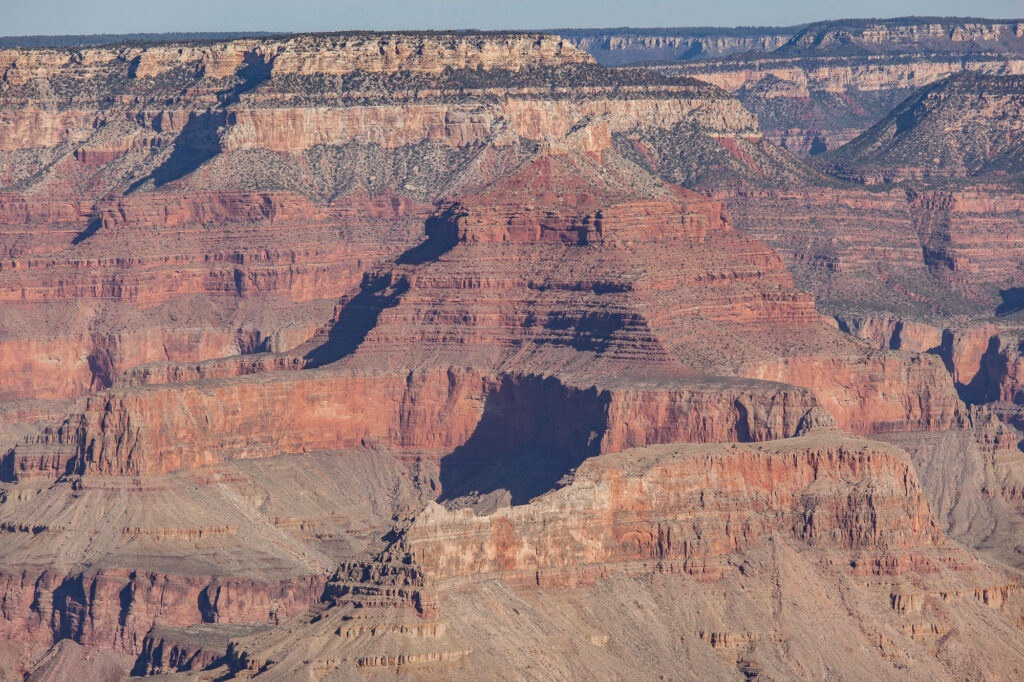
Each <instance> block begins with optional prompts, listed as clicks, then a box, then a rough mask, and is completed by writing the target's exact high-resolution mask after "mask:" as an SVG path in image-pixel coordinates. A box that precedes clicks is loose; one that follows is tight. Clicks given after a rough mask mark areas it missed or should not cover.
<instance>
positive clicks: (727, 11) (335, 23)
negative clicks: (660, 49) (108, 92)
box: [0, 0, 1024, 36]
mask: <svg viewBox="0 0 1024 682" xmlns="http://www.w3.org/2000/svg"><path fill="white" fill-rule="evenodd" d="M1022 14H1024V3H1022V2H1021V0H977V1H975V2H970V3H967V2H963V0H862V1H861V2H857V3H851V2H848V1H842V2H839V1H836V0H783V1H781V2H764V0H718V1H713V2H708V1H707V0H702V1H700V2H693V1H692V0H633V1H630V2H623V1H622V0H515V1H513V2H488V1H485V0H284V1H282V0H245V1H244V2H242V1H239V0H175V1H174V2H159V3H151V2H139V1H138V0H88V1H84V0H0V35H8V36H13V35H34V34H48V35H58V34H88V33H138V32H169V31H274V32H296V31H339V30H366V29H377V30H409V29H465V28H477V29H545V28H547V29H550V28H572V27H586V28H591V27H614V26H640V27H659V26H787V25H793V24H802V23H807V22H810V21H818V20H822V19H838V18H851V17H897V16H908V15H924V16H965V15H967V16H980V17H988V18H1009V17H1018V16H1020V15H1022Z"/></svg>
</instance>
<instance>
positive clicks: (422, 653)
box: [217, 433, 1019, 677]
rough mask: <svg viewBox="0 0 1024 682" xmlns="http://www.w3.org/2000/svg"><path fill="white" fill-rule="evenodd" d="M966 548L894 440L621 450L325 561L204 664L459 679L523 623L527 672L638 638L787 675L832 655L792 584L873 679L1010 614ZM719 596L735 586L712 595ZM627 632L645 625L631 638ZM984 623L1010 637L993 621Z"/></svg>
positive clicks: (650, 658)
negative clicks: (300, 605)
mask: <svg viewBox="0 0 1024 682" xmlns="http://www.w3.org/2000/svg"><path fill="white" fill-rule="evenodd" d="M826 443H828V444H827V445H826ZM851 557H856V558H852V559H851ZM972 561H973V559H971V558H970V557H969V556H968V555H966V554H965V553H963V552H962V550H960V549H957V548H955V547H949V546H946V544H945V543H944V542H943V540H942V537H941V534H940V533H939V532H938V531H937V529H936V527H935V526H934V523H933V522H932V521H931V517H930V513H929V511H928V506H927V503H926V502H925V501H924V498H923V496H922V494H921V490H920V488H919V487H918V484H917V483H916V477H915V475H914V473H913V470H912V469H911V467H910V466H909V463H908V461H907V459H906V457H905V455H904V454H903V453H902V452H901V451H900V450H899V449H898V448H893V447H891V446H884V445H881V444H878V443H869V442H866V441H857V440H854V439H843V438H841V437H840V438H838V439H837V438H836V436H835V435H829V434H827V433H826V434H824V435H822V434H818V435H815V436H809V437H805V438H800V439H794V440H792V441H782V442H778V443H775V444H769V445H758V446H736V445H728V446H678V445H676V446H659V447H651V448H644V449H638V450H627V451H624V452H621V453H618V454H615V455H603V456H601V457H597V458H594V459H591V460H589V461H588V462H586V463H585V464H584V465H583V466H581V467H580V468H579V469H578V470H577V472H576V475H575V477H574V479H573V480H572V482H571V483H570V484H568V485H566V486H565V487H564V488H561V489H559V490H556V491H553V492H550V493H548V494H546V495H544V496H542V497H539V498H536V499H534V500H533V501H531V503H530V504H528V505H523V506H514V507H511V508H504V509H498V510H495V511H491V512H488V513H484V514H479V515H478V514H476V513H474V512H473V511H471V510H469V509H461V510H456V511H451V510H446V509H445V508H443V507H441V506H439V505H436V504H430V505H428V506H427V508H426V509H424V510H423V511H422V512H421V513H419V514H418V515H417V516H416V517H415V518H414V519H413V520H412V521H411V523H409V524H407V525H404V526H402V527H401V528H400V529H399V531H398V538H397V540H396V541H395V542H394V544H393V545H392V546H391V547H389V548H388V549H387V550H386V551H385V552H382V553H381V554H380V555H379V556H378V557H377V558H376V559H375V561H374V562H371V563H368V564H365V565H362V566H350V567H347V568H346V569H345V570H343V571H339V573H338V574H336V575H335V576H334V577H333V579H332V583H331V585H329V586H328V589H327V590H326V594H327V595H329V597H328V601H327V602H326V603H325V604H324V605H322V606H320V607H318V608H316V609H313V610H311V611H310V612H309V613H308V614H304V615H303V616H300V617H299V618H296V619H295V620H293V621H292V622H291V624H290V627H289V628H282V629H279V630H276V631H269V632H266V633H262V634H258V635H254V636H251V637H243V638H239V639H237V640H235V641H234V642H233V643H232V644H231V645H230V646H229V647H228V656H227V658H226V663H225V665H224V666H223V667H221V668H219V669H217V670H218V672H223V673H227V674H230V673H231V672H234V673H236V674H241V675H244V674H252V673H255V672H263V673H264V674H270V675H281V676H289V675H297V674H303V673H304V672H306V671H308V670H311V669H313V670H317V671H319V672H320V673H325V672H329V673H333V674H335V675H339V676H341V675H346V674H354V673H355V672H356V671H361V672H363V673H364V674H365V673H366V672H370V671H380V672H384V671H388V672H389V673H392V674H394V673H397V674H399V675H403V674H405V675H420V676H422V675H429V674H436V675H446V674H448V675H459V676H461V675H468V674H473V673H482V672H483V671H486V670H497V669H501V668H502V667H506V668H507V666H510V665H518V664H519V663H520V662H522V663H524V664H525V660H522V661H521V660H520V658H519V657H518V656H517V654H516V653H515V651H516V649H517V648H518V647H520V646H522V645H523V644H524V643H526V642H531V643H532V642H535V641H537V640H536V639H535V637H536V636H531V635H530V634H529V632H530V630H531V629H538V630H540V631H541V632H544V633H545V634H544V635H542V636H543V637H550V636H557V637H558V638H559V639H558V641H557V645H556V646H553V647H548V648H544V647H543V645H542V644H540V642H539V641H538V642H537V646H538V647H539V651H542V652H544V653H543V656H544V660H545V664H544V665H545V666H546V667H550V668H552V669H555V670H559V671H562V670H565V671H566V672H568V670H570V669H575V670H577V671H579V670H580V669H581V668H582V669H585V670H588V671H590V670H593V671H594V672H595V673H598V672H599V671H607V670H613V671H618V670H619V668H618V667H617V666H623V665H625V666H628V665H633V664H634V663H633V661H634V659H633V656H635V651H636V648H635V647H636V646H638V645H639V641H640V640H643V641H647V642H648V645H647V647H646V648H645V649H644V654H643V656H644V660H645V661H646V666H647V667H646V669H647V670H654V671H656V672H657V671H660V670H663V669H664V670H666V671H671V670H673V669H675V668H674V667H673V666H674V665H677V663H675V664H674V663H673V660H674V661H676V662H677V661H678V656H680V655H683V654H684V653H685V654H686V655H687V657H688V660H690V661H699V665H700V666H701V667H702V668H705V667H706V668H707V669H710V670H714V671H716V673H720V674H722V675H727V674H736V673H737V671H739V672H741V673H742V672H744V671H749V670H757V671H759V672H760V673H765V672H769V671H770V672H771V673H772V674H784V673H788V674H798V673H797V671H798V668H797V667H796V666H798V665H799V666H800V667H799V670H806V667H805V666H811V667H815V668H816V667H818V666H821V665H822V661H823V660H825V659H828V658H830V657H829V656H828V655H826V656H825V657H824V658H818V657H816V656H815V655H813V654H812V655H809V650H811V649H813V648H815V647H821V646H826V647H827V644H826V643H825V642H824V640H822V641H821V642H818V639H817V637H816V635H815V634H814V633H815V632H816V630H817V628H807V627H806V625H807V620H806V618H803V619H801V620H800V621H799V623H800V625H798V624H797V622H796V621H790V620H789V619H788V617H787V616H786V615H785V611H786V609H785V608H782V609H779V608H778V606H780V605H782V604H788V605H790V606H792V605H794V604H797V603H802V602H801V601H800V599H799V598H798V597H796V593H797V592H802V593H803V594H805V595H806V594H808V590H811V591H813V593H812V595H811V596H810V598H811V601H812V602H813V601H815V600H817V608H818V609H825V610H827V611H828V615H827V616H825V614H822V616H823V617H829V618H831V619H832V621H831V622H830V624H829V626H828V630H829V632H830V633H834V632H835V631H836V630H837V629H843V630H844V632H845V631H846V629H847V628H848V629H849V631H848V635H849V636H850V637H852V638H854V640H853V641H858V642H863V643H864V646H863V648H862V649H861V651H862V652H865V653H862V654H861V655H860V656H858V657H857V658H855V659H853V660H852V661H851V659H850V658H840V659H839V660H840V661H841V662H839V663H837V665H839V666H840V668H843V667H844V666H850V667H851V669H854V668H855V669H860V670H863V669H870V670H877V671H878V672H879V674H883V675H884V674H886V673H885V672H883V671H886V670H893V668H890V667H889V666H892V665H896V664H898V665H900V666H901V668H900V670H901V671H902V673H903V674H908V671H909V674H911V675H913V676H922V677H923V676H926V675H929V674H940V675H941V674H945V673H942V672H941V671H942V670H944V666H946V665H953V666H956V665H958V664H957V663H953V662H952V660H951V659H949V658H947V656H946V654H945V653H943V647H944V645H942V644H939V643H938V640H937V639H936V633H940V632H941V633H948V632H950V630H948V629H947V628H949V626H950V624H951V623H953V622H959V623H966V622H968V621H971V622H975V623H980V622H982V621H981V620H980V619H979V620H974V618H975V615H974V614H977V613H979V612H978V611H977V609H978V606H976V604H980V603H984V604H987V605H988V606H989V608H991V609H1006V610H1007V611H1008V612H1012V611H1013V609H1015V608H1017V607H1016V606H1014V604H1016V603H1017V602H1016V600H1018V599H1019V597H1017V596H1016V594H1017V593H1016V590H1015V588H1014V587H1011V586H1007V585H1005V584H1004V581H1005V580H1006V576H1000V575H999V574H998V573H997V572H990V570H989V569H985V568H983V567H982V566H981V565H980V564H972V563H971V562H972ZM839 575H843V576H844V577H843V578H841V580H842V583H843V585H844V592H843V594H844V597H843V600H844V605H843V609H842V615H841V616H840V615H839V612H838V611H833V610H832V608H831V606H830V604H832V603H833V602H832V601H831V600H829V599H827V598H825V594H826V593H825V592H822V593H819V592H818V590H819V586H820V585H823V584H824V583H823V582H819V581H823V580H833V579H835V578H836V577H838V576H839ZM356 576H362V579H363V581H362V582H353V578H354V577H356ZM825 576H829V577H828V578H825ZM968 576H969V577H968ZM798 585H799V587H797V586H798ZM972 585H977V587H972ZM981 585H991V587H980V586H981ZM627 586H628V588H627ZM710 586H713V587H712V588H711V589H708V588H709V587H710ZM741 586H742V587H741ZM623 589H627V590H628V594H629V596H628V597H627V598H626V602H629V601H630V600H632V601H633V602H635V604H634V605H633V606H632V607H628V608H627V609H626V610H627V611H630V610H631V609H636V610H637V611H639V612H640V613H641V614H642V615H639V616H637V617H633V616H630V617H629V618H627V619H623V620H620V619H619V618H618V615H617V614H618V613H619V612H620V611H619V610H618V609H612V610H605V609H602V608H601V606H600V605H601V604H602V603H603V604H604V606H607V602H608V600H609V599H612V600H615V599H617V598H616V597H615V596H613V595H616V594H619V595H621V594H622V592H621V591H622V590H623ZM723 592H724V593H725V594H727V595H728V594H744V595H750V597H749V599H745V598H743V597H739V598H736V597H724V598H718V597H709V595H711V594H716V595H718V594H722V593H723ZM538 593H539V594H540V595H542V596H538V597H537V598H536V600H535V599H534V595H538ZM670 595H671V596H670ZM680 595H682V596H683V597H685V603H686V604H687V606H686V608H685V609H684V610H685V611H686V612H687V613H689V614H690V615H689V616H683V618H682V621H680V622H682V623H685V625H684V626H683V627H682V628H681V629H677V630H675V631H673V633H672V635H671V638H670V639H671V641H669V638H659V637H658V636H657V634H656V633H657V631H658V628H659V627H663V626H664V624H665V623H667V622H676V619H677V618H679V617H680V615H681V612H680V611H675V612H673V610H672V608H671V607H667V605H666V602H663V601H662V599H671V600H673V603H675V604H676V605H677V608H678V604H679V598H680ZM480 598H486V599H488V603H489V604H490V605H491V610H490V612H489V613H488V616H487V618H477V617H473V616H472V615H471V610H467V607H469V606H470V605H471V604H473V603H476V600H478V599H480ZM616 603H617V602H616ZM624 604H625V602H624ZM638 604H639V605H640V606H638ZM545 605H546V606H545ZM601 611H603V612H604V617H602V618H600V619H599V620H598V621H596V622H595V621H593V620H592V617H593V616H594V615H596V614H597V613H598V612H601ZM506 612H507V613H508V614H509V615H510V616H511V615H515V617H514V618H510V621H511V622H512V623H516V624H519V625H521V626H522V627H519V626H518V625H509V626H503V627H502V628H501V629H502V630H503V631H505V632H506V633H507V635H508V636H510V637H513V638H514V640H515V641H514V642H510V641H508V640H501V639H495V642H494V643H493V644H486V642H488V641H489V640H490V639H491V635H492V634H494V633H495V632H497V631H498V630H497V629H492V628H491V627H489V626H488V625H487V624H486V623H487V622H488V619H490V618H493V617H495V615H496V614H502V616H504V614H505V613H506ZM851 613H853V614H856V615H855V616H853V617H854V618H855V620H853V621H848V620H847V619H848V618H851ZM669 614H674V615H669ZM627 623H628V625H627ZM555 627H557V628H558V630H557V631H558V632H559V633H560V634H558V635H555V634H554V632H555V631H554V630H552V628H555ZM630 628H633V629H635V628H640V629H641V630H642V632H641V633H640V634H639V635H636V636H635V637H636V638H634V636H632V635H630V634H628V633H629V631H630ZM549 632H550V633H551V634H549ZM994 636H996V637H998V638H999V639H1000V646H1002V645H1009V646H1010V647H1011V648H1012V647H1015V646H1018V645H1019V643H1018V644H1013V634H1012V633H1011V632H1009V631H1000V634H998V635H994ZM947 641H948V640H947ZM826 650H827V649H826ZM631 651H632V652H634V653H630V652H631ZM794 651H799V652H800V654H799V663H797V659H794V658H792V654H793V652H794ZM925 651H927V652H929V653H927V654H924V652H925ZM399 652H401V653H399ZM567 652H571V653H567ZM576 652H580V654H577V653H576ZM866 652H871V653H866ZM918 652H921V654H923V655H919V656H918V655H915V654H917V653H918ZM936 654H938V658H937V659H936V658H934V656H935V655H936ZM879 655H881V657H882V658H881V660H885V661H886V662H884V663H879V662H878V661H877V660H875V659H873V657H876V656H879ZM532 656H534V659H533V660H536V654H532ZM621 657H625V659H624V660H625V661H626V662H625V663H622V662H621V660H620V663H618V664H617V663H615V662H614V661H615V660H616V659H621ZM961 660H962V659H961ZM1007 660H1008V658H1005V657H998V656H996V657H995V658H994V659H992V660H991V662H987V661H984V659H983V660H978V661H975V662H973V663H971V665H972V666H975V667H974V669H976V670H982V669H985V670H995V669H997V668H998V669H999V670H1005V671H1006V672H1010V671H1011V670H1015V668H1014V665H1015V664H1012V663H1011V664H1010V665H1009V667H1007V668H1005V669H1004V668H1003V667H1002V666H1003V665H1004V663H1006V662H1007ZM933 661H948V662H947V663H937V664H933V663H932V662H933ZM636 664H637V665H639V664H640V662H639V660H637V661H636ZM822 669H823V668H822ZM926 671H928V672H926ZM624 672H625V669H624V668H623V673H624Z"/></svg>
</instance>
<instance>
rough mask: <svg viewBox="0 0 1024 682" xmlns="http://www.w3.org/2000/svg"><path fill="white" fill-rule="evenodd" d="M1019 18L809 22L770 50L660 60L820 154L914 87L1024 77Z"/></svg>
mask: <svg viewBox="0 0 1024 682" xmlns="http://www.w3.org/2000/svg"><path fill="white" fill-rule="evenodd" d="M1022 55H1024V21H1021V20H991V19H969V18H957V17H935V18H927V17H905V18H899V19H883V20H878V19H866V20H842V21H834V22H822V23H817V24H810V25H808V26H806V27H804V28H803V29H802V30H800V31H798V32H797V33H796V34H795V35H794V36H793V37H792V39H790V40H789V41H788V42H786V43H785V44H784V45H782V46H780V47H779V48H777V49H775V50H773V51H771V52H770V53H769V54H758V53H751V54H749V55H737V56H733V57H730V58H727V59H713V60H706V61H701V62H694V63H687V64H679V65H672V66H659V67H656V68H658V69H659V70H661V71H663V72H666V73H676V74H686V75H691V76H695V77H698V78H701V79H702V80H706V81H708V82H711V83H715V84H716V85H719V86H721V87H722V88H724V89H726V90H728V91H729V92H732V93H734V94H735V95H736V96H737V97H738V98H739V99H740V101H742V102H743V105H744V106H745V107H746V108H747V109H749V110H750V111H752V112H754V113H755V114H757V116H758V118H759V119H760V121H761V125H762V127H763V128H764V129H765V133H766V135H767V137H768V138H769V139H770V140H772V141H773V142H775V143H776V144H780V145H781V146H783V147H785V148H786V149H788V150H789V151H791V152H793V153H795V154H798V155H801V156H808V155H817V154H820V153H822V152H825V151H830V150H833V149H836V148H838V147H839V146H841V145H843V144H844V143H846V142H848V141H849V140H851V139H853V138H854V137H856V136H857V135H859V134H860V133H861V132H863V131H864V130H866V129H867V128H869V127H871V126H872V125H874V124H875V123H877V122H878V121H880V120H881V119H882V118H883V117H884V116H885V115H886V114H887V113H888V112H889V111H890V110H891V109H892V108H893V107H895V106H896V105H897V104H899V103H900V102H901V101H902V100H903V99H905V98H906V97H908V96H910V95H911V94H912V93H913V92H914V91H915V90H918V89H920V88H922V87H925V86H927V85H930V84H931V83H934V82H936V81H939V80H942V79H943V78H946V77H948V76H950V75H953V74H957V73H961V72H976V73H983V74H990V75H1010V74H1021V73H1024V59H1022Z"/></svg>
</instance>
